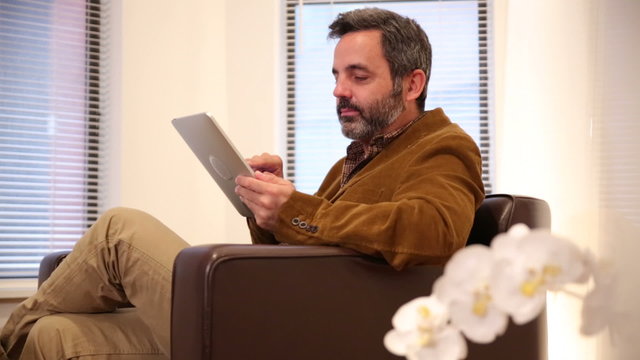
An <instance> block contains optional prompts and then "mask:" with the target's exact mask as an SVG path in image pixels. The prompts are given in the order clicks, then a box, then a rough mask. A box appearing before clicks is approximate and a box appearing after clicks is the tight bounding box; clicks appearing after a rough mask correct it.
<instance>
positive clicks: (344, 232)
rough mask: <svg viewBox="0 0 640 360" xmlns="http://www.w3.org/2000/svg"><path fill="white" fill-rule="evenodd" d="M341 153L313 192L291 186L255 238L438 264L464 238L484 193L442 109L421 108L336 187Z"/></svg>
mask: <svg viewBox="0 0 640 360" xmlns="http://www.w3.org/2000/svg"><path fill="white" fill-rule="evenodd" d="M343 164H344V158H343V159H341V160H340V161H338V162H337V163H336V164H335V165H334V166H333V167H332V168H331V170H330V171H329V173H328V174H327V176H326V177H325V179H324V181H323V183H322V185H321V186H320V189H319V190H318V192H317V193H316V194H315V195H308V194H304V193H301V192H297V191H296V192H294V193H293V194H292V196H291V198H290V199H289V200H288V201H287V202H286V203H285V204H284V205H283V207H282V209H281V210H280V213H279V216H278V217H279V219H278V224H277V228H276V230H275V231H274V232H273V233H271V232H268V231H265V230H263V229H261V228H259V227H258V226H257V225H256V223H255V221H254V219H249V220H248V223H249V229H250V231H251V237H252V241H253V242H254V243H259V244H277V243H287V244H299V245H336V246H343V247H347V248H351V249H354V250H357V251H360V252H362V253H365V254H369V255H372V256H378V257H384V258H385V259H386V260H387V261H388V262H389V263H390V264H391V265H392V266H393V267H394V268H397V269H401V268H404V267H406V266H409V265H417V264H442V263H444V262H445V261H446V260H447V259H448V258H449V257H451V255H452V254H453V253H454V252H455V251H456V250H458V249H460V248H461V247H463V246H464V245H465V243H466V240H467V237H468V235H469V231H470V230H471V226H472V225H473V217H474V214H475V211H476V209H477V208H478V206H480V203H481V202H482V200H483V198H484V187H483V184H482V168H481V158H480V152H479V150H478V147H477V146H476V144H475V143H474V141H473V139H471V137H469V135H467V134H466V133H465V132H464V131H463V130H462V129H461V128H460V127H459V126H458V125H456V124H453V123H451V121H450V120H449V118H447V116H446V115H445V114H444V112H443V111H442V109H440V108H438V109H434V110H431V111H427V112H425V113H424V114H423V115H422V116H421V118H420V119H418V120H417V121H416V122H415V123H414V124H412V125H411V127H410V128H408V129H407V130H406V131H405V132H404V133H403V134H402V135H400V136H399V137H398V138H396V139H395V140H394V141H393V142H391V143H390V144H388V145H387V147H385V148H384V149H383V150H382V152H380V153H379V154H378V155H377V156H376V157H375V158H374V159H373V160H371V161H370V162H369V163H368V164H367V165H366V166H365V167H364V168H362V169H361V170H360V171H359V172H358V173H357V174H356V175H355V176H354V177H353V178H352V179H351V180H349V182H348V183H347V184H346V185H345V186H344V187H342V188H341V187H340V180H341V176H342V166H343Z"/></svg>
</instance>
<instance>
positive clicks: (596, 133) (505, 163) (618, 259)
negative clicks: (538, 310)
mask: <svg viewBox="0 0 640 360" xmlns="http://www.w3.org/2000/svg"><path fill="white" fill-rule="evenodd" d="M495 5H496V6H495V14H496V48H497V51H496V79H497V82H496V87H497V88H496V94H497V103H496V105H497V109H496V110H497V111H496V113H497V124H496V145H497V148H496V163H497V164H496V169H497V174H496V191H498V192H511V193H520V194H526V195H532V196H536V197H540V198H542V199H545V200H547V201H548V202H549V205H550V207H551V214H552V231H553V232H554V233H556V234H558V235H561V236H564V237H566V238H568V239H570V240H572V241H573V242H575V243H577V244H578V245H579V246H580V247H583V248H590V249H591V250H592V251H594V252H595V253H596V254H597V255H598V256H600V257H608V260H609V261H611V262H612V263H614V264H616V265H624V267H621V270H623V272H622V273H621V274H622V276H620V277H618V282H619V283H620V284H621V285H623V286H624V287H626V289H625V290H626V291H625V293H624V295H623V296H621V297H619V298H618V299H615V298H614V295H613V294H611V300H610V303H609V304H608V306H609V307H612V306H613V305H614V303H617V302H622V301H621V300H624V302H625V303H626V306H627V308H626V309H624V310H625V311H627V312H625V313H624V315H623V316H625V317H626V318H625V322H627V323H626V324H622V326H621V327H619V328H618V329H617V331H618V333H617V334H615V336H614V338H609V334H607V333H604V334H603V335H601V336H600V337H596V338H586V337H582V336H580V334H579V326H580V321H581V320H580V318H581V313H580V310H581V303H580V302H579V301H576V300H575V299H574V298H573V297H570V296H564V295H552V296H549V297H548V307H547V321H548V330H549V334H548V338H549V359H551V360H559V359H613V358H614V357H612V356H615V355H612V354H611V353H608V352H609V350H610V349H609V348H610V347H611V345H613V347H614V348H617V349H614V350H616V351H618V350H621V351H619V352H620V354H623V355H620V357H615V358H620V359H627V358H637V356H638V355H639V354H640V351H639V349H640V347H639V346H638V345H637V344H632V343H631V342H630V341H629V338H623V337H620V335H624V336H633V337H636V338H637V325H635V327H634V326H630V324H632V323H633V322H634V320H633V319H638V315H639V314H638V313H639V311H638V310H637V309H636V308H637V306H635V305H631V304H637V301H638V300H640V296H639V294H638V291H637V290H635V289H636V288H637V286H631V285H632V284H635V285H637V280H636V281H634V279H633V277H634V275H631V274H635V273H637V271H638V265H637V255H636V254H637V250H638V245H637V232H635V233H632V232H627V233H624V232H623V231H621V230H620V229H616V230H617V234H614V233H613V231H611V223H610V219H608V218H606V217H605V216H604V212H603V209H604V207H603V204H605V203H606V202H607V201H610V199H607V197H609V196H611V195H613V196H617V197H619V198H624V197H625V195H626V196H628V197H629V200H627V202H629V201H630V200H631V199H633V196H635V199H637V194H638V191H637V190H636V189H638V183H637V178H636V181H634V183H628V184H627V189H624V190H622V191H620V190H615V189H612V188H603V187H602V181H603V179H604V178H610V179H609V181H610V183H612V184H614V183H616V181H617V182H620V179H617V180H614V181H611V177H615V176H616V175H614V174H608V173H604V172H603V171H604V170H606V169H607V168H608V167H609V166H610V164H607V163H603V162H602V161H612V160H613V161H617V160H620V159H617V158H616V157H610V158H607V157H606V156H603V154H601V153H600V152H601V151H603V149H604V150H606V149H607V147H609V151H611V150H610V149H611V148H612V147H615V145H616V141H617V140H619V141H624V138H629V137H631V138H634V137H637V136H638V135H640V131H638V130H639V126H638V125H637V124H638V122H637V118H638V116H640V111H639V110H640V108H639V106H638V101H637V99H638V96H640V86H639V85H640V77H639V76H638V71H637V64H638V61H640V57H639V55H640V51H639V46H638V44H639V43H638V42H637V36H636V35H637V34H638V31H640V27H639V26H638V21H637V19H638V17H637V16H638V15H640V6H639V5H640V3H639V2H637V1H628V0H563V1H556V0H539V1H521V0H496V1H495ZM612 121H622V122H624V121H626V122H627V123H628V124H629V126H628V127H627V129H628V130H627V131H626V133H622V134H618V135H610V134H606V132H607V127H608V126H610V124H612ZM603 134H604V135H606V136H603ZM620 135H622V136H620ZM616 136H620V137H619V138H618V139H616ZM620 147H623V146H620ZM636 150H637V151H628V152H627V153H626V154H625V159H623V162H626V163H628V164H631V166H635V167H636V169H637V166H638V164H640V149H637V145H636ZM628 157H632V158H631V159H629V158H628ZM632 159H635V161H634V160H632ZM631 206H632V207H633V206H635V211H636V213H638V211H640V209H639V207H640V204H635V205H633V204H632V205H631ZM616 221H618V222H622V221H623V219H622V216H620V214H618V216H617V219H616ZM603 226H604V227H607V228H609V229H610V230H609V232H608V233H607V232H606V231H605V232H602V227H603ZM612 250H614V251H612ZM611 254H615V255H614V256H612V257H611V256H610V255H611ZM629 254H633V255H631V256H630V255H629ZM631 258H633V259H635V260H636V261H635V264H632V262H631V261H630V260H631ZM630 290H631V291H630ZM630 309H631V311H628V310H630ZM631 316H636V318H632V317H631ZM636 321H637V320H636ZM636 324H637V322H636ZM610 339H613V342H610V341H609V340H610ZM631 353H633V354H635V356H628V354H631ZM625 354H626V355H625Z"/></svg>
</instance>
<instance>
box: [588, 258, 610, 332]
mask: <svg viewBox="0 0 640 360" xmlns="http://www.w3.org/2000/svg"><path fill="white" fill-rule="evenodd" d="M585 262H586V264H587V267H588V268H589V269H590V272H591V274H592V275H593V289H591V291H590V292H589V293H588V294H587V295H586V296H585V298H584V302H583V304H582V324H581V326H580V332H581V333H582V334H583V335H595V334H597V333H598V332H600V331H601V330H603V329H604V328H606V327H607V326H610V325H612V324H613V323H614V322H615V318H616V313H615V304H613V302H612V301H611V300H612V298H615V296H616V295H617V286H616V285H617V284H616V277H615V274H614V269H613V265H612V264H610V263H608V262H605V261H597V260H596V259H595V257H594V255H593V254H592V253H591V252H586V253H585Z"/></svg>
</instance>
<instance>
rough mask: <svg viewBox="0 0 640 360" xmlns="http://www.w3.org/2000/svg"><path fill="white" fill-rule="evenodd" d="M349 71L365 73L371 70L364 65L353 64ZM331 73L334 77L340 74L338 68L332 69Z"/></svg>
mask: <svg viewBox="0 0 640 360" xmlns="http://www.w3.org/2000/svg"><path fill="white" fill-rule="evenodd" d="M347 70H351V71H352V70H363V71H370V70H369V68H368V67H367V66H365V65H362V64H351V65H348V66H347ZM331 73H332V74H333V75H336V74H337V73H338V70H336V68H332V69H331Z"/></svg>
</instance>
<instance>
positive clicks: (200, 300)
mask: <svg viewBox="0 0 640 360" xmlns="http://www.w3.org/2000/svg"><path fill="white" fill-rule="evenodd" d="M519 222H522V223H525V224H527V225H528V226H529V227H531V228H537V227H543V228H549V226H550V212H549V207H548V205H547V204H546V202H544V201H542V200H539V199H535V198H530V197H523V196H512V195H488V196H487V198H486V199H485V200H484V202H483V204H482V206H481V207H480V209H478V211H477V213H476V218H475V221H474V226H473V229H472V231H471V235H470V236H469V243H484V244H488V243H489V242H490V240H491V239H492V238H493V237H494V236H495V235H496V234H497V233H500V232H503V231H506V230H507V229H508V228H509V227H510V226H511V225H513V224H515V223H519ZM50 256H57V257H59V256H60V255H59V254H58V255H50ZM52 261H53V260H51V259H45V260H43V264H44V265H43V268H41V276H43V277H44V276H48V275H47V274H46V271H48V270H47V269H49V268H50V265H49V264H52V263H55V262H52ZM56 261H57V260H56ZM43 269H45V270H43ZM441 273H442V267H441V266H418V267H412V268H408V269H406V270H403V271H401V272H398V271H395V270H393V269H392V268H391V267H390V266H389V265H387V264H386V263H384V262H383V261H381V260H378V259H373V258H370V257H367V256H364V255H361V254H358V253H356V252H354V251H352V250H348V249H343V248H338V247H322V246H287V245H281V246H278V245H230V244H226V245H224V244H218V245H203V246H195V247H190V248H187V249H184V250H183V251H182V252H181V253H180V254H179V255H178V257H177V258H176V261H175V264H174V277H173V298H172V326H171V336H172V356H171V358H172V359H175V360H182V359H184V360H186V359H189V360H194V359H305V360H314V359H318V360H320V359H322V360H325V359H398V357H395V356H393V355H391V354H390V353H389V352H387V351H386V350H385V349H384V346H383V344H382V338H383V336H384V334H385V333H386V332H387V331H388V330H390V329H391V317H392V315H393V313H394V312H395V311H396V310H397V308H398V307H399V306H400V305H402V304H403V303H405V302H407V301H409V300H411V299H413V298H415V297H418V296H422V295H428V294H429V293H430V292H431V285H432V283H433V281H434V280H435V279H436V278H437V277H438V276H439V275H440V274H441ZM545 328H546V326H545V322H544V315H542V316H540V317H539V318H538V319H536V320H534V321H532V322H530V323H528V324H525V325H523V326H516V325H514V324H513V323H511V324H510V325H509V328H508V329H507V332H506V333H505V335H503V336H501V337H499V338H498V339H497V340H496V341H495V342H493V343H491V344H488V345H478V344H473V343H470V342H469V343H468V344H469V356H468V359H514V358H517V359H525V360H528V359H531V360H534V359H542V358H545V357H546V355H545V352H546V351H545V348H544V344H545V343H546V334H545Z"/></svg>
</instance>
